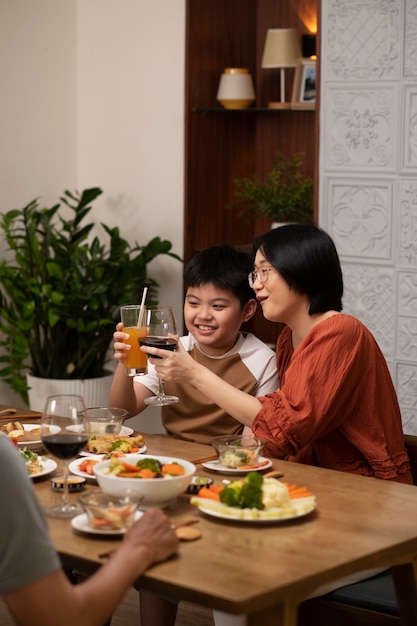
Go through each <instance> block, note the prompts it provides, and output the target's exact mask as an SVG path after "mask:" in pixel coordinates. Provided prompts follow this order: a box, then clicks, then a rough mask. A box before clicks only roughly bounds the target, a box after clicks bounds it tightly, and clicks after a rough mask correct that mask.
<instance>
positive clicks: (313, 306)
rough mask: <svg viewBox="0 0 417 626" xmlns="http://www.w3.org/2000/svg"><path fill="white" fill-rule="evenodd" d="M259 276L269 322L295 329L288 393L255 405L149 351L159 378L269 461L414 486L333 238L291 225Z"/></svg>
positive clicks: (287, 349)
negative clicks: (220, 414)
mask: <svg viewBox="0 0 417 626" xmlns="http://www.w3.org/2000/svg"><path fill="white" fill-rule="evenodd" d="M254 249H255V260H254V270H253V271H252V272H251V273H250V275H249V283H250V284H251V286H253V288H254V290H255V293H256V297H257V300H258V302H259V304H260V306H261V307H262V311H263V314H264V316H265V318H266V319H268V320H271V321H274V322H280V323H283V324H285V327H284V329H283V331H282V332H281V334H280V336H279V338H278V342H277V350H276V358H277V368H278V374H279V379H280V385H281V386H280V389H279V390H277V391H275V392H273V393H270V394H268V395H266V396H263V397H258V398H255V397H253V396H250V395H248V394H245V393H244V392H242V391H240V390H238V389H236V388H234V387H232V386H231V385H229V384H228V383H226V382H225V381H223V380H221V379H220V378H219V377H217V376H216V375H215V374H213V373H212V372H210V371H209V370H207V369H206V368H205V367H204V366H202V365H200V364H198V363H196V362H195V361H193V360H192V359H191V358H190V357H189V356H188V355H187V354H186V352H185V351H184V350H183V349H182V348H181V347H180V348H179V350H178V351H177V352H175V353H170V352H168V351H165V350H158V349H155V348H144V349H143V350H144V351H145V352H147V353H148V354H149V355H151V356H152V355H157V356H159V357H162V359H157V360H154V361H153V363H154V364H155V366H156V370H157V372H158V375H159V376H160V377H162V378H164V379H166V380H169V379H170V380H176V381H183V382H185V381H187V382H188V383H190V384H191V385H193V386H194V387H195V388H197V389H198V390H199V391H201V392H202V393H204V394H205V395H206V396H208V397H209V398H210V399H211V400H213V401H214V402H216V403H217V404H218V405H219V406H220V407H222V409H223V410H225V411H226V412H227V413H229V414H230V415H232V416H233V417H235V418H236V419H237V420H239V421H240V422H242V423H243V424H245V425H246V426H249V427H250V428H251V429H252V430H253V431H254V433H255V435H256V436H258V437H260V438H262V439H264V440H265V441H266V447H265V453H266V454H268V455H270V456H273V457H276V458H283V459H287V460H290V461H296V462H301V463H308V464H313V465H318V466H321V467H326V468H330V469H337V470H342V471H347V472H352V473H356V474H362V475H365V476H375V477H377V478H382V479H388V480H396V481H399V482H405V483H410V484H411V483H412V478H411V473H410V466H409V461H408V457H407V453H406V451H405V448H404V441H403V432H402V425H401V414H400V410H399V406H398V401H397V397H396V393H395V390H394V387H393V384H392V380H391V376H390V373H389V370H388V367H387V364H386V361H385V358H384V356H383V354H382V352H381V350H380V349H379V347H378V345H377V343H376V341H375V339H374V337H373V336H372V334H371V333H370V332H369V330H368V329H367V328H366V327H365V326H364V325H363V324H362V323H361V322H360V321H359V320H357V319H355V318H354V317H351V316H349V315H345V314H342V313H341V310H342V295H343V278H342V271H341V267H340V261H339V257H338V254H337V251H336V248H335V246H334V243H333V241H332V239H331V238H330V236H329V235H328V234H327V233H326V232H325V231H323V230H322V229H320V228H319V227H317V226H314V225H308V224H289V225H286V226H282V227H280V228H276V229H274V230H271V231H268V232H267V233H265V234H263V235H262V236H261V237H259V238H258V239H257V241H256V242H255V246H254Z"/></svg>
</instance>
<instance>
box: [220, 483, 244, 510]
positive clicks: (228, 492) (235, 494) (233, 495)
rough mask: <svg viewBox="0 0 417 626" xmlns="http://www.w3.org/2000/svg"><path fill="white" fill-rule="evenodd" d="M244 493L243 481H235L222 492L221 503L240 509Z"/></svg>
mask: <svg viewBox="0 0 417 626" xmlns="http://www.w3.org/2000/svg"><path fill="white" fill-rule="evenodd" d="M241 491H242V481H241V480H235V481H234V482H232V483H230V484H229V485H227V486H226V487H225V488H224V489H222V490H221V492H220V494H219V495H220V502H223V504H227V506H239V507H240V492H241Z"/></svg>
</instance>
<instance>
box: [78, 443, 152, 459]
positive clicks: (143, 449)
mask: <svg viewBox="0 0 417 626" xmlns="http://www.w3.org/2000/svg"><path fill="white" fill-rule="evenodd" d="M147 449H148V448H147V447H146V446H141V447H140V448H139V451H138V452H134V453H132V454H145V452H146V450H147ZM126 454H129V453H128V452H127V453H126ZM80 456H91V457H93V459H100V461H102V460H103V457H104V456H105V455H104V454H93V453H92V452H87V450H83V451H82V452H80Z"/></svg>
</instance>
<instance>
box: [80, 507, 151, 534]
mask: <svg viewBox="0 0 417 626" xmlns="http://www.w3.org/2000/svg"><path fill="white" fill-rule="evenodd" d="M142 515H143V511H136V513H135V521H136V520H138V519H139V518H141V517H142ZM71 526H72V527H73V528H75V530H79V531H80V532H82V533H88V534H93V535H124V533H125V532H126V531H125V530H100V529H98V528H91V526H89V524H88V518H87V513H81V515H77V516H76V517H73V518H72V520H71Z"/></svg>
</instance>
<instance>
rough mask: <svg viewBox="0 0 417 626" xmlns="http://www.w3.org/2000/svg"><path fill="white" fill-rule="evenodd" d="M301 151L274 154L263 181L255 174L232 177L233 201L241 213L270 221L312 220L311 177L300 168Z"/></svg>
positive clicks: (302, 155) (301, 160)
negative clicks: (290, 153) (287, 156)
mask: <svg viewBox="0 0 417 626" xmlns="http://www.w3.org/2000/svg"><path fill="white" fill-rule="evenodd" d="M303 158H304V154H303V153H297V154H294V155H292V156H291V157H289V158H286V157H284V155H283V154H282V153H278V155H277V156H276V158H275V160H274V162H273V165H272V169H271V172H270V173H269V175H268V177H267V180H266V182H261V181H260V180H259V179H257V178H256V177H252V178H238V179H236V180H235V181H234V183H235V189H236V203H235V204H237V205H238V206H240V207H241V209H242V213H243V214H246V215H249V214H250V215H253V216H255V217H257V218H260V217H268V218H270V220H271V222H275V223H281V222H284V223H286V222H311V221H312V220H313V180H312V178H310V177H309V176H304V175H303V174H302V172H301V166H302V163H303Z"/></svg>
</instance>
